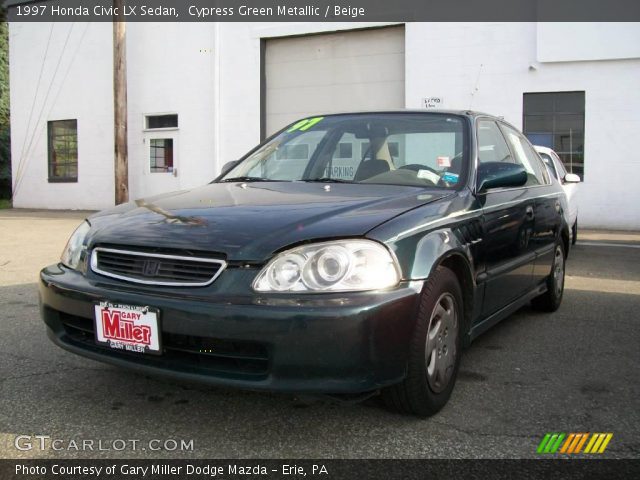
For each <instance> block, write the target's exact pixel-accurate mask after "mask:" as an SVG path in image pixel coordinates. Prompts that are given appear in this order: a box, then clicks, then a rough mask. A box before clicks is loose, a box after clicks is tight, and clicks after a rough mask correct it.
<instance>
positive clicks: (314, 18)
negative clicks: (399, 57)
mask: <svg viewBox="0 0 640 480" xmlns="http://www.w3.org/2000/svg"><path fill="white" fill-rule="evenodd" d="M114 4H116V5H118V4H122V5H121V6H114ZM4 6H5V8H6V9H7V19H8V20H9V21H11V22H50V21H54V22H55V21H59V22H69V21H78V22H86V21H90V22H111V21H114V18H116V19H117V21H123V20H124V21H128V22H276V21H277V22H335V21H339V22H371V21H375V22H406V21H413V22H448V21H469V22H475V21H477V22H487V21H505V22H622V21H624V22H638V21H640V1H638V0H121V1H114V0H104V1H102V0H46V1H34V0H5V2H4Z"/></svg>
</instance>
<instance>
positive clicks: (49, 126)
mask: <svg viewBox="0 0 640 480" xmlns="http://www.w3.org/2000/svg"><path fill="white" fill-rule="evenodd" d="M58 122H75V137H76V142H75V143H76V152H75V153H76V161H75V166H76V176H75V177H56V176H52V175H51V173H52V169H51V166H52V163H53V162H52V157H53V152H54V148H53V136H52V134H53V129H52V126H53V124H54V123H58ZM78 139H79V135H78V119H77V118H63V119H57V120H48V121H47V181H48V182H49V183H78V179H79V177H80V171H79V163H80V162H79V154H78V153H79V145H78V143H79V142H78ZM68 164H69V165H73V162H70V163H68Z"/></svg>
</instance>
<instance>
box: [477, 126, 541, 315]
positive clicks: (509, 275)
mask: <svg viewBox="0 0 640 480" xmlns="http://www.w3.org/2000/svg"><path fill="white" fill-rule="evenodd" d="M477 139H478V140H477V141H478V145H477V148H478V161H479V163H480V164H482V163H484V162H487V163H489V162H509V163H517V159H516V158H515V157H514V154H513V153H512V151H511V149H510V147H509V146H508V144H507V142H506V140H505V138H504V135H503V133H502V131H501V130H500V128H499V127H498V125H497V123H496V122H495V121H494V120H492V119H488V118H487V119H479V120H478V122H477ZM478 201H479V202H480V204H481V205H482V210H483V215H482V218H483V225H484V232H485V236H484V242H483V243H484V249H483V252H484V254H483V259H484V271H482V273H481V274H480V278H479V279H478V282H479V283H481V282H484V283H485V289H484V300H483V306H482V315H483V316H484V317H486V316H488V315H491V314H492V313H495V312H497V311H498V310H500V309H501V308H502V307H504V306H506V305H507V304H509V303H510V302H511V301H513V300H515V299H516V298H518V297H519V296H521V295H522V294H524V293H525V292H526V291H528V290H529V289H530V288H531V287H532V275H533V266H534V261H535V254H534V251H533V248H532V246H531V245H530V241H531V236H532V235H533V220H534V210H535V197H534V196H533V195H531V193H530V191H529V188H528V187H527V186H526V185H525V186H523V187H516V188H496V189H489V190H487V191H484V192H479V193H478Z"/></svg>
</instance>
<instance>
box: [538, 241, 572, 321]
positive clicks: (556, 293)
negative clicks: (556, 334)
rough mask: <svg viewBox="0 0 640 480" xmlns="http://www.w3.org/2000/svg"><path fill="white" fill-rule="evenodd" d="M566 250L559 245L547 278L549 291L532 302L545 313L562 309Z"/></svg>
mask: <svg viewBox="0 0 640 480" xmlns="http://www.w3.org/2000/svg"><path fill="white" fill-rule="evenodd" d="M564 261H565V256H564V248H563V246H562V242H560V243H558V244H557V245H556V248H555V252H554V256H553V266H552V267H551V273H550V274H549V276H548V277H547V291H546V292H544V293H543V294H542V295H540V296H539V297H536V298H534V299H533V300H532V301H531V305H532V306H533V307H534V308H535V309H537V310H542V311H543V312H555V311H556V310H558V308H560V303H562V295H563V293H564V263H565V262H564Z"/></svg>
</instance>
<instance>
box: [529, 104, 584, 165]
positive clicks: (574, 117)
mask: <svg viewBox="0 0 640 480" xmlns="http://www.w3.org/2000/svg"><path fill="white" fill-rule="evenodd" d="M584 98H585V97H584V92H549V93H525V94H524V98H523V112H524V118H523V131H524V133H525V135H526V136H527V138H529V140H530V141H531V143H533V144H534V145H541V146H544V147H549V148H552V149H553V150H555V151H556V152H557V153H558V155H559V156H560V158H561V160H562V162H563V163H564V166H565V167H566V169H567V170H568V171H569V172H572V173H577V174H578V175H580V176H584V115H585V108H584V105H585V100H584Z"/></svg>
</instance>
